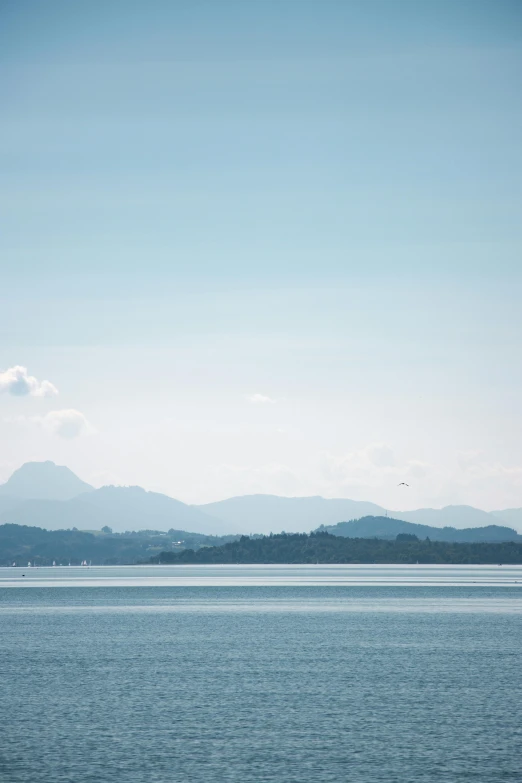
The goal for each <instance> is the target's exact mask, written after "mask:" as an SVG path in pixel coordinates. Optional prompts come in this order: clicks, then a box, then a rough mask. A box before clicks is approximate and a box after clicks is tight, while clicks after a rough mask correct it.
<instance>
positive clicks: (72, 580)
mask: <svg viewBox="0 0 522 783" xmlns="http://www.w3.org/2000/svg"><path fill="white" fill-rule="evenodd" d="M22 574H25V576H22ZM521 587H522V567H506V566H502V567H499V566H495V567H483V566H482V567H438V566H437V567H434V566H431V567H421V566H410V567H400V566H389V567H382V566H375V567H372V566H349V567H347V566H330V567H325V566H299V567H292V566H285V567H273V566H270V567H268V566H266V567H247V566H232V567H231V566H223V567H222V566H208V567H205V566H198V567H194V566H183V567H179V566H178V567H160V568H149V567H128V568H127V567H121V568H90V569H87V568H54V569H50V568H49V569H43V568H39V569H25V570H24V569H20V568H12V569H0V631H1V633H0V675H1V676H0V697H1V705H2V725H1V729H0V778H1V779H2V781H3V780H5V781H6V783H21V782H22V781H23V783H62V782H64V781H67V782H69V781H70V782H71V783H80V782H82V783H83V781H93V783H94V781H96V782H97V783H98V782H99V783H105V782H106V781H107V783H108V782H109V781H111V783H114V782H115V781H117V783H144V782H146V783H172V782H174V783H177V782H178V781H179V782H180V783H181V782H185V781H188V782H194V783H196V782H197V783H199V782H200V781H201V783H203V782H205V783H209V782H210V783H213V782H214V781H216V782H218V781H225V782H226V781H234V783H236V781H237V783H240V782H241V783H243V782H245V783H262V781H274V783H286V781H290V782H292V783H311V782H312V781H324V782H325V783H330V781H331V782H332V783H333V782H334V781H335V782H336V783H337V781H354V782H356V783H370V782H373V781H383V783H384V781H386V783H391V782H392V781H396V782H397V783H410V781H411V783H414V781H415V782H416V781H421V782H422V781H426V782H427V781H429V782H430V783H431V782H432V781H433V782H435V781H437V783H453V782H456V781H473V782H474V783H475V782H477V781H478V782H479V783H485V782H486V781H487V782H488V783H490V782H491V783H493V781H494V782H495V783H496V782H497V781H520V780H521V775H520V753H519V749H520V743H521V740H522V721H521V718H520V704H521V703H522V675H521V668H520V665H521V662H522V661H521V657H522V653H521V650H522V590H521V589H520V588H521Z"/></svg>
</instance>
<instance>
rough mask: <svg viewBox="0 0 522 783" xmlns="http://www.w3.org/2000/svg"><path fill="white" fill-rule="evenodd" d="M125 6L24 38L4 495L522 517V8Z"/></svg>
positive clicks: (11, 163) (5, 235)
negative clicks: (12, 478) (281, 503)
mask: <svg viewBox="0 0 522 783" xmlns="http://www.w3.org/2000/svg"><path fill="white" fill-rule="evenodd" d="M128 8H129V5H128V4H127V3H124V2H123V0H107V2H104V3H99V2H92V3H85V4H66V3H61V2H55V0H50V2H48V3H45V4H41V3H36V2H33V1H32V0H20V1H19V2H17V3H6V4H4V6H3V8H2V10H1V11H0V16H1V21H2V24H1V25H0V68H1V69H2V74H3V76H4V78H3V80H2V87H1V91H2V98H3V100H2V107H3V109H2V115H3V123H2V128H1V130H0V133H1V138H2V146H1V151H0V157H1V160H2V164H3V173H4V177H3V188H2V195H1V197H0V199H1V205H2V213H3V217H4V219H3V221H2V222H3V227H2V237H1V240H0V258H1V261H0V263H1V271H2V282H3V285H2V287H1V289H0V338H1V339H0V441H1V443H2V450H1V453H0V482H1V481H6V480H7V478H8V477H9V475H10V474H11V473H12V472H13V470H15V469H16V468H17V467H19V466H20V465H21V464H22V463H25V462H28V461H32V460H36V461H43V460H52V461H54V462H56V463H57V464H60V465H67V466H68V467H69V468H71V470H73V471H74V472H75V473H77V474H78V475H79V476H80V477H81V478H82V479H84V480H85V481H87V482H89V483H91V484H93V485H94V486H101V485H103V484H124V485H140V486H143V487H145V488H146V489H148V490H154V491H158V492H164V493H166V494H168V495H170V496H171V497H174V498H178V499H180V500H182V501H184V502H186V503H194V504H196V503H197V504H201V503H206V502H211V501H216V500H220V499H223V498H227V497H230V496H234V495H244V494H250V493H270V494H276V495H283V496H307V495H322V496H323V497H327V498H333V497H341V498H342V497H346V498H351V499H354V500H365V501H371V502H374V503H377V504H379V505H381V506H383V507H385V508H390V509H403V510H406V509H414V508H419V507H436V508H438V507H441V506H445V505H448V504H466V505H472V506H475V507H477V508H482V509H485V510H488V511H490V510H494V509H501V508H509V507H520V506H522V456H521V453H520V443H521V436H522V413H521V409H520V400H521V399H522V369H521V363H520V359H519V353H520V338H521V334H522V309H521V308H520V301H522V264H521V263H520V257H521V249H522V221H521V220H520V195H521V194H520V188H521V185H520V183H521V182H522V177H521V173H522V172H521V154H520V138H521V125H522V122H521V121H522V105H521V102H520V80H521V75H522V74H521V71H522V54H521V52H522V50H521V47H520V42H521V36H522V32H521V31H522V25H521V21H522V11H521V7H520V6H519V5H518V4H516V3H513V2H511V1H510V0H499V1H498V2H497V3H495V4H492V3H489V2H481V1H480V0H474V2H471V0H470V2H467V1H463V2H459V3H453V2H450V0H440V2H437V3H433V4H418V3H413V2H409V1H408V0H402V1H401V0H399V1H398V2H395V3H393V4H390V3H388V2H386V1H385V0H373V1H372V2H369V3H365V4H351V3H345V4H341V3H337V2H333V0H331V1H329V0H325V2H323V3H321V4H317V3H305V2H298V0H295V1H294V0H282V2H279V3H275V2H270V1H269V0H267V2H264V3H262V4H255V3H250V4H249V3H237V2H232V1H230V2H229V1H228V0H223V2H220V3H219V4H213V3H202V4H194V3H190V2H179V3H168V2H166V1H165V2H157V3H155V4H153V8H148V7H146V6H145V4H137V5H136V6H135V7H134V5H133V8H132V13H129V12H128ZM202 8H204V13H202V12H201V9H202ZM517 357H518V358H517ZM402 481H406V482H407V483H409V484H410V486H409V487H408V488H404V487H398V486H397V485H398V483H399V482H402Z"/></svg>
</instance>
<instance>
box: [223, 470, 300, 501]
mask: <svg viewBox="0 0 522 783" xmlns="http://www.w3.org/2000/svg"><path fill="white" fill-rule="evenodd" d="M214 473H215V475H216V476H218V478H219V483H220V487H221V492H222V493H224V495H227V494H228V495H237V494H241V495H250V494H258V493H261V494H264V493H267V494H275V495H293V494H297V493H299V491H300V490H301V489H302V484H301V479H300V478H299V476H298V475H297V474H296V473H295V472H294V471H293V470H292V469H291V468H289V467H288V466H287V465H282V464H280V463H278V462H271V463H269V464H267V465H257V466H253V465H249V466H244V465H218V466H216V467H215V468H214Z"/></svg>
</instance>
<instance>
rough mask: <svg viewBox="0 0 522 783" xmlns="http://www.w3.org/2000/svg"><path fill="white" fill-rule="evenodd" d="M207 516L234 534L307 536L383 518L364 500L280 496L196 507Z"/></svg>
mask: <svg viewBox="0 0 522 783" xmlns="http://www.w3.org/2000/svg"><path fill="white" fill-rule="evenodd" d="M197 508H199V509H200V510H201V511H203V512H205V513H206V514H211V515H212V516H215V517H217V518H218V519H221V520H222V521H223V522H224V523H228V526H229V528H230V529H231V530H240V531H241V532H243V533H248V532H252V533H271V532H274V533H276V532H279V531H281V530H286V532H287V533H293V532H298V533H302V532H308V531H310V530H313V529H314V528H316V527H318V525H332V524H335V523H336V522H341V521H342V520H344V519H355V518H358V517H362V516H366V515H368V514H384V509H383V508H381V506H377V505H375V503H367V502H365V501H361V500H344V499H334V500H326V499H325V498H322V497H319V496H314V497H306V498H285V497H279V496H278V495H244V496H242V497H234V498H229V499H228V500H219V501H218V502H217V503H206V504H205V505H203V506H197Z"/></svg>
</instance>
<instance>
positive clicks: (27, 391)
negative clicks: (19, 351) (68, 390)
mask: <svg viewBox="0 0 522 783" xmlns="http://www.w3.org/2000/svg"><path fill="white" fill-rule="evenodd" d="M0 392H5V393H6V394H12V395H13V396H14V397H25V396H27V395H30V396H31V397H55V396H56V395H57V394H58V389H57V388H56V386H55V385H54V384H52V383H51V382H50V381H39V380H37V378H35V377H34V375H29V374H28V372H27V367H22V366H21V365H19V364H17V365H15V366H14V367H9V369H7V370H5V371H4V372H0Z"/></svg>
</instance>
